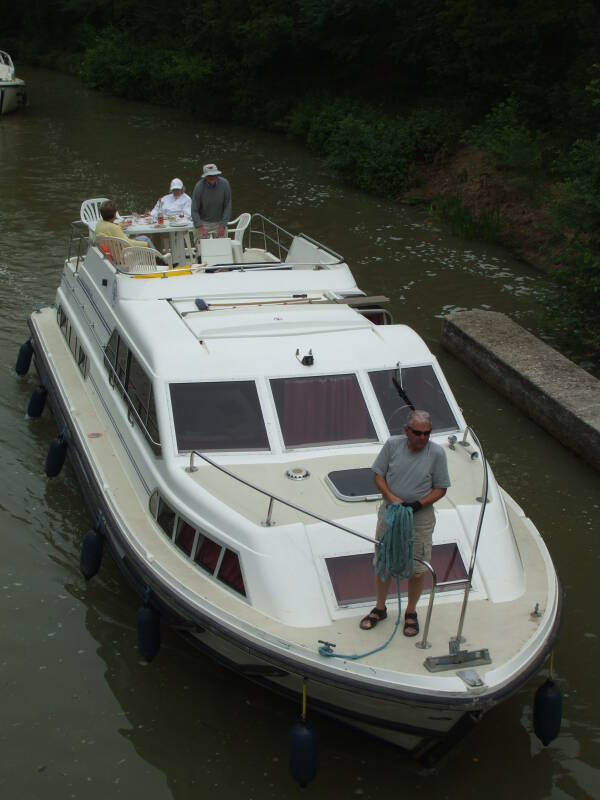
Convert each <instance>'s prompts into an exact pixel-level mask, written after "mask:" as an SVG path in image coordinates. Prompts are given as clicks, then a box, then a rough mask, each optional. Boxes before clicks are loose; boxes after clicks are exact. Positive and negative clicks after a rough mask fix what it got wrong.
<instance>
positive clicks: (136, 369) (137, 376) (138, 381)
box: [127, 356, 150, 424]
mask: <svg viewBox="0 0 600 800" xmlns="http://www.w3.org/2000/svg"><path fill="white" fill-rule="evenodd" d="M127 394H128V395H129V397H130V399H131V402H132V404H133V407H134V408H135V410H136V411H137V412H138V414H139V415H140V417H141V419H142V422H143V423H144V424H146V417H147V413H148V412H147V407H148V399H149V397H150V380H149V378H148V376H147V375H146V373H145V372H144V370H143V369H142V368H141V366H140V365H139V363H138V361H137V359H136V358H135V357H134V356H131V363H130V365H129V378H128V380H127Z"/></svg>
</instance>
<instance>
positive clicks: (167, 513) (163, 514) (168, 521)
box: [156, 498, 175, 539]
mask: <svg viewBox="0 0 600 800" xmlns="http://www.w3.org/2000/svg"><path fill="white" fill-rule="evenodd" d="M156 521H157V522H158V524H159V525H160V527H161V528H162V529H163V531H164V532H165V533H166V534H167V536H168V537H169V539H171V538H172V537H173V525H174V524H175V512H174V511H173V509H172V508H171V506H169V505H167V504H166V503H165V501H164V500H163V499H162V498H161V499H160V500H159V502H158V513H157V515H156Z"/></svg>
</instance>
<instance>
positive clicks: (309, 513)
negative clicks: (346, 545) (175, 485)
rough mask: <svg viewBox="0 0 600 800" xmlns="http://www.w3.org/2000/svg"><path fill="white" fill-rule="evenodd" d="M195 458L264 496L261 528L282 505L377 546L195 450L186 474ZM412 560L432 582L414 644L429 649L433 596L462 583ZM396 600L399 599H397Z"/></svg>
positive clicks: (369, 538)
mask: <svg viewBox="0 0 600 800" xmlns="http://www.w3.org/2000/svg"><path fill="white" fill-rule="evenodd" d="M195 456H198V457H199V458H201V459H202V460H203V461H206V463H207V464H210V465H211V467H215V468H216V469H218V470H219V471H220V472H223V473H224V474H225V475H228V476H229V477H230V478H233V479H234V480H236V481H239V483H242V484H243V485H244V486H248V488H250V489H254V490H255V491H257V492H259V493H260V494H262V495H264V496H265V497H268V498H269V506H268V509H267V516H266V518H265V520H264V522H262V523H261V525H263V526H265V527H267V528H268V527H271V526H273V525H274V524H275V523H274V522H273V521H272V513H273V506H274V504H275V503H281V504H282V505H284V506H287V507H288V508H291V509H293V510H294V511H298V512H299V513H300V514H306V516H308V517H311V519H316V520H317V521H318V522H323V523H325V524H326V525H331V527H333V528H337V529H338V530H340V531H343V532H344V533H349V534H351V535H352V536H356V537H358V538H359V539H364V541H366V542H371V544H374V545H376V544H379V542H378V540H377V539H376V538H374V537H373V536H367V535H366V534H364V533H359V532H358V531H355V530H352V528H346V526H345V525H340V524H339V523H338V522H334V521H333V520H331V519H327V517H322V516H320V514H315V513H314V512H313V511H309V510H308V509H306V508H303V507H302V506H299V505H296V503H291V502H290V501H289V500H284V499H283V498H282V497H279V496H278V495H276V494H273V493H272V492H269V491H267V490H266V489H263V488H262V487H260V486H257V485H256V484H255V483H252V482H251V481H248V480H246V479H245V478H242V477H240V476H239V475H236V474H235V472H231V470H228V469H227V467H223V466H221V464H217V463H216V461H213V460H212V458H209V457H208V456H206V455H204V453H199V452H198V451H197V450H192V451H191V452H190V463H189V466H188V467H186V471H187V472H197V471H198V467H197V466H196V465H195V463H194V457H195ZM414 560H415V561H418V562H419V563H421V564H423V566H424V567H425V568H426V569H427V570H428V571H429V572H430V574H431V580H432V585H431V592H430V593H429V606H428V608H427V617H426V620H425V626H424V628H423V638H422V639H421V641H420V642H417V643H416V646H417V647H420V648H423V649H425V648H429V647H431V644H429V642H428V641H427V636H428V635H429V626H430V623H431V615H432V612H433V602H434V598H435V594H436V591H437V589H438V587H439V586H449V585H452V584H454V583H462V582H463V581H447V582H446V583H441V584H440V583H438V579H437V575H436V572H435V570H434V568H433V567H432V565H431V564H430V563H429V562H428V561H425V560H424V559H422V558H418V557H417V556H415V557H414ZM398 599H400V598H398Z"/></svg>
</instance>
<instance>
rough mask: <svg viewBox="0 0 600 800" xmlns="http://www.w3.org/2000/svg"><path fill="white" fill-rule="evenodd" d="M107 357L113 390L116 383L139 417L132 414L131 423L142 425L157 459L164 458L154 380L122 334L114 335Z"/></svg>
mask: <svg viewBox="0 0 600 800" xmlns="http://www.w3.org/2000/svg"><path fill="white" fill-rule="evenodd" d="M104 353H105V355H104V365H105V367H106V368H107V370H108V376H109V382H110V384H111V386H114V385H115V383H116V384H117V386H118V390H119V392H120V393H121V394H123V396H124V399H125V402H126V403H127V406H128V408H133V409H134V410H135V414H134V413H133V412H132V411H129V412H128V415H129V420H130V422H132V424H138V425H139V423H140V421H141V430H142V432H143V434H144V436H145V437H146V439H147V440H148V443H149V444H150V447H151V448H152V450H153V452H154V453H155V455H157V456H159V455H160V454H161V447H160V437H159V432H158V423H157V420H156V408H155V406H154V395H153V392H152V382H151V381H150V378H149V377H148V375H146V373H145V372H144V369H143V368H142V366H141V364H140V363H139V362H138V360H137V359H136V357H135V356H134V355H133V353H131V352H130V350H129V348H128V347H127V345H126V344H125V342H124V341H123V339H121V337H120V336H119V333H118V331H116V330H114V331H113V332H112V334H111V337H110V339H109V340H108V343H107V345H106V347H105V349H104ZM113 369H114V372H113ZM115 373H116V377H115ZM136 415H137V416H136Z"/></svg>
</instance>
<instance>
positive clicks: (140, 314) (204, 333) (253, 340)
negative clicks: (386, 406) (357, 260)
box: [120, 298, 433, 381]
mask: <svg viewBox="0 0 600 800" xmlns="http://www.w3.org/2000/svg"><path fill="white" fill-rule="evenodd" d="M120 311H121V313H120V317H121V322H122V330H123V331H124V332H126V334H127V335H129V336H130V337H131V338H132V341H134V342H135V344H136V349H137V348H139V351H140V355H141V356H142V358H143V359H144V360H145V361H146V362H147V365H148V367H149V368H150V369H151V371H152V372H153V373H154V374H155V375H157V376H160V377H162V378H164V379H166V380H169V379H171V380H173V379H177V380H179V381H185V380H197V379H200V378H201V379H202V380H207V379H210V378H214V379H222V378H223V377H226V378H228V379H231V377H233V376H236V377H237V378H242V377H244V376H248V377H252V378H254V377H258V376H261V375H268V376H270V377H273V376H277V375H282V376H283V375H285V376H290V375H302V376H304V375H307V374H308V373H309V371H310V374H311V375H318V374H324V373H328V374H331V373H336V372H337V373H339V372H355V371H356V365H357V364H360V365H361V366H363V367H364V368H379V369H383V368H386V367H387V368H390V369H392V368H395V367H396V365H397V364H398V361H400V362H401V363H402V364H404V363H406V364H408V363H411V364H420V363H429V362H431V361H432V360H433V359H432V354H431V352H430V351H429V349H428V348H427V346H426V345H425V343H424V342H423V340H422V339H421V337H420V336H418V334H416V333H415V332H414V331H413V330H412V329H411V328H409V327H407V326H405V325H394V326H376V325H373V324H372V323H371V322H369V321H368V320H367V319H365V318H364V317H363V316H362V315H361V314H359V313H358V312H356V311H355V310H354V309H353V308H350V307H349V306H347V305H345V304H342V303H340V304H337V303H322V304H318V305H317V304H312V303H306V304H304V305H293V306H286V305H284V304H281V305H278V304H274V305H269V306H268V307H264V306H262V307H261V306H260V305H256V306H245V307H244V306H242V307H237V308H235V309H231V308H227V309H223V310H209V311H198V310H197V308H196V307H195V304H194V301H193V299H191V298H188V299H185V300H180V301H168V300H154V301H151V302H149V301H143V302H139V303H135V302H127V303H123V304H122V305H121V308H120ZM297 350H300V352H301V353H302V354H304V353H306V352H308V350H312V352H313V356H314V364H313V366H311V367H310V368H308V367H305V366H303V365H302V364H301V363H300V361H299V359H298V358H297V356H296V351H297Z"/></svg>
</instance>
